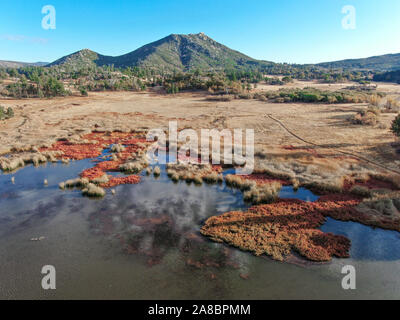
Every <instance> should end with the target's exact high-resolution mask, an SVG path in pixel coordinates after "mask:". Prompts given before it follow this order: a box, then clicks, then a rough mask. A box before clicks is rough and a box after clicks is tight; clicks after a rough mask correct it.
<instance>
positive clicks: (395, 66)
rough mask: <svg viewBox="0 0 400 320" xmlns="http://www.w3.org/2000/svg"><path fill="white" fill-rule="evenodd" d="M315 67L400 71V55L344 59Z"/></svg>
mask: <svg viewBox="0 0 400 320" xmlns="http://www.w3.org/2000/svg"><path fill="white" fill-rule="evenodd" d="M317 66H320V67H323V68H329V69H337V68H342V69H351V70H374V71H393V70H400V53H396V54H385V55H382V56H374V57H369V58H362V59H346V60H340V61H333V62H324V63H318V64H317Z"/></svg>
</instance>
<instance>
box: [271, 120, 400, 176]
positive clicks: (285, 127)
mask: <svg viewBox="0 0 400 320" xmlns="http://www.w3.org/2000/svg"><path fill="white" fill-rule="evenodd" d="M267 117H268V118H270V119H271V120H273V121H275V122H277V123H278V124H279V125H280V126H281V127H282V128H283V129H285V130H286V131H287V132H288V133H289V134H290V135H292V136H293V137H295V138H297V139H298V140H300V141H302V142H304V143H306V144H309V145H312V146H315V147H318V148H324V149H331V150H332V149H334V150H335V151H336V152H338V153H341V154H344V155H347V156H351V157H354V158H356V159H358V160H360V161H365V162H367V163H369V164H372V165H374V166H377V167H379V168H381V169H384V170H386V171H390V172H393V173H396V174H399V175H400V171H397V170H394V169H390V168H387V167H385V166H383V165H381V164H379V163H377V162H375V161H372V160H369V159H367V158H365V157H362V156H360V155H357V154H355V153H352V152H347V151H343V150H340V149H337V148H334V147H326V146H323V145H319V144H316V143H314V142H311V141H307V140H305V139H303V138H302V137H300V136H298V135H297V134H295V133H294V132H293V131H291V130H290V129H289V128H288V127H287V126H285V124H284V123H282V121H280V120H278V119H276V118H274V117H273V116H272V115H271V114H267Z"/></svg>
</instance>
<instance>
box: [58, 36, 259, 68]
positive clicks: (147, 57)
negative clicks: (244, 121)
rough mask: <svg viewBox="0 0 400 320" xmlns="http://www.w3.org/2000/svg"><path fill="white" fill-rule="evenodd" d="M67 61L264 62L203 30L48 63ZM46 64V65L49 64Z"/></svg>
mask: <svg viewBox="0 0 400 320" xmlns="http://www.w3.org/2000/svg"><path fill="white" fill-rule="evenodd" d="M63 64H68V65H71V66H73V68H76V67H79V66H89V65H98V66H102V65H111V64H113V65H114V66H115V67H133V66H138V67H144V68H150V69H158V70H165V71H190V70H196V69H200V70H204V71H211V70H224V69H228V68H229V69H243V68H248V67H254V66H256V65H261V64H265V62H262V61H258V60H255V59H252V58H250V57H248V56H246V55H244V54H242V53H240V52H238V51H235V50H232V49H230V48H228V47H226V46H224V45H223V44H221V43H218V42H217V41H215V40H213V39H212V38H210V37H209V36H207V35H206V34H205V33H204V32H199V33H194V34H170V35H169V36H167V37H165V38H162V39H160V40H158V41H155V42H152V43H149V44H147V45H144V46H143V47H140V48H139V49H137V50H135V51H132V52H130V53H127V54H124V55H121V56H117V57H109V56H103V55H100V54H98V53H96V52H94V51H92V50H90V49H83V50H80V51H78V52H75V53H73V54H71V55H69V56H65V57H63V58H61V59H59V60H57V61H55V62H53V63H52V64H51V65H63ZM51 65H50V66H51Z"/></svg>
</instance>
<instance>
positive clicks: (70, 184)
mask: <svg viewBox="0 0 400 320" xmlns="http://www.w3.org/2000/svg"><path fill="white" fill-rule="evenodd" d="M88 184H89V179H87V178H76V179H69V180H67V181H65V182H62V183H60V184H59V186H60V188H61V189H64V188H75V187H78V188H83V187H86V186H87V185H88Z"/></svg>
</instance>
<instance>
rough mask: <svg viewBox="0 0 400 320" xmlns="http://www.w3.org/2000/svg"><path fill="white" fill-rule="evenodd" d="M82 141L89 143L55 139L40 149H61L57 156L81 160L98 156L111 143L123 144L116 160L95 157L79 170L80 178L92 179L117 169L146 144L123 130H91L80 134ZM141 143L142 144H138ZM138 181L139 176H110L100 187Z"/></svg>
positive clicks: (141, 139) (142, 139)
mask: <svg viewBox="0 0 400 320" xmlns="http://www.w3.org/2000/svg"><path fill="white" fill-rule="evenodd" d="M82 141H84V142H86V141H89V143H84V144H80V143H79V144H78V143H77V144H74V143H72V142H69V141H57V142H56V143H54V144H53V145H52V146H51V147H50V148H42V149H41V151H61V152H62V155H61V156H59V158H67V159H75V160H83V159H90V158H96V157H99V156H100V155H101V153H102V151H103V150H104V149H105V148H107V147H108V146H110V145H112V144H122V145H124V147H125V148H124V150H123V151H122V152H120V153H118V160H111V161H100V160H98V159H95V160H94V162H97V164H96V165H95V166H94V167H93V168H89V169H86V170H84V171H83V172H81V174H80V177H81V178H87V179H89V180H93V179H96V178H100V177H102V176H103V175H105V174H106V173H107V172H109V171H119V166H120V165H121V164H122V163H124V162H125V161H126V160H127V159H128V158H129V157H131V156H132V153H136V152H138V151H140V150H143V149H144V148H145V145H146V144H148V142H147V141H146V139H145V138H141V137H138V136H137V134H136V133H124V132H98V131H96V132H92V133H89V134H87V135H84V136H82ZM139 144H142V145H139ZM139 181H140V177H139V176H134V175H132V176H129V177H122V178H112V179H111V180H110V181H109V182H108V183H106V184H103V185H102V187H104V188H109V187H113V186H116V185H120V184H136V183H138V182H139Z"/></svg>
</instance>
